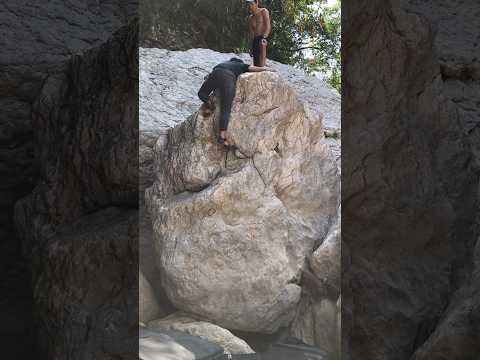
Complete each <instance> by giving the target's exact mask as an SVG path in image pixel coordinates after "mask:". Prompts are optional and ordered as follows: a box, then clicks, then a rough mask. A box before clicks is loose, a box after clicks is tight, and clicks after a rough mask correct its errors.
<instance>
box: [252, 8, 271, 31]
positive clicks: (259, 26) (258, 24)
mask: <svg viewBox="0 0 480 360" xmlns="http://www.w3.org/2000/svg"><path fill="white" fill-rule="evenodd" d="M266 13H268V12H267V9H265V8H258V10H257V12H256V13H255V14H252V15H250V16H249V17H248V29H249V33H250V36H251V37H252V38H253V37H255V36H260V35H264V34H268V32H269V24H267V23H266V22H265V15H266Z"/></svg>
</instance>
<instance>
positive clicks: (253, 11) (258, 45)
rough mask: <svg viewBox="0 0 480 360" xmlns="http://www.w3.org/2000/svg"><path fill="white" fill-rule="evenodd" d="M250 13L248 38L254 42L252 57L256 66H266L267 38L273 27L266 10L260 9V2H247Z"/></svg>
mask: <svg viewBox="0 0 480 360" xmlns="http://www.w3.org/2000/svg"><path fill="white" fill-rule="evenodd" d="M246 2H247V5H248V11H249V12H250V15H249V17H248V36H249V39H250V41H251V42H252V46H251V48H250V56H251V57H253V64H254V65H255V66H265V64H266V62H267V38H268V36H269V35H270V31H271V30H272V26H271V24H270V14H269V12H268V10H267V9H266V8H261V7H259V4H258V0H246Z"/></svg>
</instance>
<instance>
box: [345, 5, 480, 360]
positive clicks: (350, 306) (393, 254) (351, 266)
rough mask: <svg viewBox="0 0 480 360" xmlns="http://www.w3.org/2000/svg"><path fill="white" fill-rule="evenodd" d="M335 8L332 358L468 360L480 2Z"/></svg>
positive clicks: (473, 307)
mask: <svg viewBox="0 0 480 360" xmlns="http://www.w3.org/2000/svg"><path fill="white" fill-rule="evenodd" d="M343 10H344V11H343V14H342V15H343V16H344V19H345V22H344V25H343V32H344V36H343V39H344V43H343V49H344V53H343V58H344V59H348V61H345V67H344V73H343V79H344V81H343V93H344V99H343V100H344V101H343V109H342V110H343V115H344V117H343V119H342V121H343V124H344V125H343V131H342V141H343V148H342V150H343V152H342V157H343V160H342V166H343V169H342V175H343V176H344V178H343V179H344V181H343V183H342V192H343V194H342V195H343V196H342V217H343V219H342V220H343V228H342V232H343V244H342V261H343V264H342V269H343V275H342V283H343V285H342V299H343V321H342V328H343V337H344V341H343V346H342V349H343V359H347V360H349V359H366V358H368V359H372V360H375V359H391V360H396V359H398V360H400V359H402V360H403V359H476V358H478V354H480V341H479V329H478V325H476V324H478V323H479V320H478V314H479V311H478V309H479V299H480V297H479V296H478V291H479V289H478V277H477V274H478V267H477V268H476V267H475V265H474V264H476V263H478V259H479V258H478V251H477V252H475V251H474V249H475V246H476V248H477V249H478V245H475V244H478V238H479V232H478V223H479V221H478V219H479V217H478V215H479V212H478V209H479V193H478V189H479V171H480V166H479V164H480V161H479V160H480V158H479V154H480V152H479V150H480V148H479V144H480V141H479V140H480V126H479V124H480V108H479V106H478V104H479V101H480V71H479V69H480V60H479V57H478V52H479V48H478V33H479V32H480V24H479V22H478V14H479V13H480V3H478V2H475V1H468V2H463V1H443V0H442V1H421V2H418V1H358V2H355V3H353V2H349V3H347V4H346V6H345V7H344V9H343ZM453 14H455V16H453ZM358 89H362V91H359V90H358Z"/></svg>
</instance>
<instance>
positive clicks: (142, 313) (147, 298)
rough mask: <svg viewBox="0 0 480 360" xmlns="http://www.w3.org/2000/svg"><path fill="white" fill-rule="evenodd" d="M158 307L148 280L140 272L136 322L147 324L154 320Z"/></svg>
mask: <svg viewBox="0 0 480 360" xmlns="http://www.w3.org/2000/svg"><path fill="white" fill-rule="evenodd" d="M158 314H159V307H158V303H157V299H156V296H155V293H154V291H153V288H152V286H151V285H150V283H149V282H148V280H147V279H146V278H145V276H143V274H142V273H141V272H139V273H138V321H139V322H141V323H144V324H145V323H147V322H149V321H150V320H153V319H156V318H157V317H158Z"/></svg>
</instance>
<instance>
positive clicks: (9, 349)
mask: <svg viewBox="0 0 480 360" xmlns="http://www.w3.org/2000/svg"><path fill="white" fill-rule="evenodd" d="M136 9H137V1H129V0H108V1H101V2H98V1H97V2H91V1H90V2H85V1H80V0H72V1H68V2H65V1H61V0H52V1H48V2H42V3H40V2H35V1H16V2H9V3H4V4H2V7H1V8H0V23H1V28H2V36H1V38H0V45H1V48H2V51H1V53H0V68H1V70H0V83H1V84H2V86H1V89H0V104H1V108H2V114H1V116H0V117H1V121H0V183H1V184H0V253H2V255H5V257H3V256H2V259H1V261H0V263H1V265H0V274H1V275H0V292H1V293H2V294H3V295H4V296H5V297H4V298H2V300H4V301H5V303H3V301H2V303H3V304H4V305H3V306H2V307H1V310H0V317H1V318H2V319H3V321H2V328H1V333H2V339H5V340H6V341H4V342H3V344H2V345H4V346H3V347H2V354H3V356H5V357H7V358H12V359H23V358H32V357H39V356H42V354H39V353H38V351H37V350H36V348H35V334H34V331H33V330H34V329H33V327H32V323H33V321H34V319H33V315H32V313H33V311H34V305H33V301H32V284H31V279H30V277H31V274H30V271H31V265H30V263H29V259H25V257H24V255H23V254H22V246H21V244H20V242H21V240H20V239H19V238H18V237H17V234H16V231H15V225H14V205H15V203H16V202H17V201H18V200H19V199H21V198H23V197H25V196H27V195H28V194H29V193H30V192H31V191H32V190H33V188H34V187H35V186H36V185H37V184H38V182H39V181H40V179H45V176H44V170H46V169H44V168H41V164H40V161H39V158H38V157H37V156H38V155H39V153H40V152H41V151H40V150H39V149H44V148H46V147H48V145H47V144H45V143H38V142H37V140H39V139H38V138H37V139H36V134H37V130H39V128H38V127H37V125H38V122H37V121H36V120H34V118H33V117H34V113H35V112H36V110H35V109H34V108H35V106H36V105H35V103H36V101H37V98H38V96H39V94H40V92H41V91H42V88H43V86H44V84H45V81H46V80H47V79H48V78H50V77H51V78H53V77H56V75H55V74H58V73H61V72H63V71H65V64H66V63H67V62H68V61H69V59H70V58H71V57H72V55H80V54H82V53H83V52H85V51H87V50H89V49H92V48H98V47H99V46H100V45H101V44H102V43H104V42H105V41H107V40H108V39H109V38H110V37H111V36H112V34H113V33H114V32H115V31H117V30H118V29H119V28H121V27H122V26H124V25H125V24H126V23H127V22H128V21H129V20H128V19H129V18H131V16H132V14H134V13H136ZM65 86H68V85H65ZM42 140H45V138H43V137H42ZM57 140H58V139H55V141H57ZM50 170H51V169H50ZM49 196H50V195H49ZM28 247H29V246H28V245H27V246H24V248H25V250H28V252H30V249H27V248H28ZM10 304H12V306H10ZM10 319H11V320H10Z"/></svg>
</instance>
